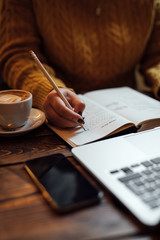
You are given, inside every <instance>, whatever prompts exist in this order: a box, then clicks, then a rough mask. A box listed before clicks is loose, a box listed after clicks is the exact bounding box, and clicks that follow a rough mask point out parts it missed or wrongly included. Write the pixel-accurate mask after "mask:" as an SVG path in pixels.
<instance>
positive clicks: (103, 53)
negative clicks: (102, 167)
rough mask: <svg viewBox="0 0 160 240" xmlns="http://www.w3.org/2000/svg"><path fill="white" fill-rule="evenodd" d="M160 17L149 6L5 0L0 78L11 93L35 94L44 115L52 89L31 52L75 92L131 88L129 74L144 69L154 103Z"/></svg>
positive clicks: (132, 1)
mask: <svg viewBox="0 0 160 240" xmlns="http://www.w3.org/2000/svg"><path fill="white" fill-rule="evenodd" d="M155 8H157V9H156V11H155ZM159 15H160V14H159V6H158V4H155V5H154V1H152V0H113V1H111V0H87V1H86V0H80V1H77V0H47V1H46V0H40V1H39V0H32V1H31V0H21V1H19V0H12V1H11V0H3V1H2V6H1V13H0V36H1V37H0V71H1V75H2V77H3V79H4V80H5V81H6V82H7V84H8V85H9V86H10V87H11V88H23V89H26V90H29V91H30V92H32V94H33V106H35V107H38V108H40V109H42V104H43V101H44V99H45V96H46V95H47V94H48V93H49V92H50V91H51V90H52V86H51V85H50V83H49V82H48V80H47V79H46V78H45V76H44V75H43V73H42V72H41V71H40V70H39V69H38V67H37V66H36V64H35V63H34V60H33V59H32V58H31V56H30V54H29V50H31V49H32V50H33V51H34V52H35V53H36V54H37V56H38V58H39V59H40V61H41V62H42V63H43V64H44V66H45V68H46V69H47V71H49V73H50V74H51V76H52V77H53V78H54V80H55V81H56V83H57V85H58V86H59V87H68V88H73V89H74V90H75V91H76V92H77V93H80V92H84V91H89V90H93V89H99V88H108V87H117V86H124V85H128V86H131V87H134V86H135V82H134V69H135V67H136V65H137V64H138V63H141V66H142V72H143V73H144V74H145V77H146V79H147V81H148V84H150V85H151V87H152V89H153V91H154V93H155V95H156V96H157V93H158V91H159V87H160V67H159V65H157V64H159V60H160V54H159V53H160V42H159V39H160V30H159V29H160V27H159V22H160V21H159ZM154 19H155V20H156V21H155V23H154ZM151 33H152V35H151ZM150 35H151V38H149V37H150ZM144 53H145V54H144ZM157 66H158V67H157ZM157 97H158V96H157Z"/></svg>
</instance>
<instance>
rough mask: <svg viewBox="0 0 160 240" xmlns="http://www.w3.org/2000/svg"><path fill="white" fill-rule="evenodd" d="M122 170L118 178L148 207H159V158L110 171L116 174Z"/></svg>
mask: <svg viewBox="0 0 160 240" xmlns="http://www.w3.org/2000/svg"><path fill="white" fill-rule="evenodd" d="M120 171H123V172H124V176H123V177H118V180H119V181H120V182H121V183H123V184H124V185H125V186H126V187H127V188H128V189H130V190H131V191H132V192H133V193H134V194H136V195H137V196H138V197H139V198H140V199H141V200H142V201H143V202H144V203H146V204H147V205H148V206H149V207H150V208H152V209H153V208H157V207H160V158H155V159H152V160H149V161H144V162H141V163H140V164H134V165H131V166H129V167H128V166H127V167H124V168H122V169H120V170H114V171H111V172H110V173H111V174H116V173H118V172H120Z"/></svg>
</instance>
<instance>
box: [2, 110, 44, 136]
mask: <svg viewBox="0 0 160 240" xmlns="http://www.w3.org/2000/svg"><path fill="white" fill-rule="evenodd" d="M44 122H45V114H44V112H42V111H41V110H39V109H36V108H32V109H31V113H30V116H29V118H28V120H27V122H26V123H25V125H24V126H23V127H20V128H17V129H16V130H14V131H7V130H5V129H3V128H1V127H0V136H6V137H12V136H17V135H21V134H24V133H27V132H29V131H31V130H33V129H35V128H37V127H39V126H41V125H42V124H43V123H44Z"/></svg>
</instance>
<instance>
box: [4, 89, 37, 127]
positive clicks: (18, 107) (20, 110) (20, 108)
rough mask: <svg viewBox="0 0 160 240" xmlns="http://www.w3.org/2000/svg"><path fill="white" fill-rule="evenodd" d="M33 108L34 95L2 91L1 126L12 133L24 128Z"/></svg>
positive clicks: (22, 91)
mask: <svg viewBox="0 0 160 240" xmlns="http://www.w3.org/2000/svg"><path fill="white" fill-rule="evenodd" d="M31 108H32V94H31V93H30V92H28V91H25V90H17V89H10V90H4V91H0V126H1V127H2V128H4V129H6V130H9V131H12V130H15V129H16V128H19V127H22V126H23V125H24V124H25V123H26V121H27V119H28V117H29V115H30V111H31Z"/></svg>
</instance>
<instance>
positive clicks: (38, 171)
mask: <svg viewBox="0 0 160 240" xmlns="http://www.w3.org/2000/svg"><path fill="white" fill-rule="evenodd" d="M25 168H26V170H27V172H28V173H29V175H30V176H31V177H32V179H33V180H34V181H35V183H36V184H37V186H38V187H39V188H40V190H41V191H42V193H43V195H44V197H45V198H46V199H47V200H48V201H49V203H50V204H51V205H52V207H54V209H55V210H57V211H58V212H62V213H63V212H68V211H72V210H76V209H78V208H81V207H84V206H88V205H91V204H96V203H99V202H100V200H101V199H102V197H103V193H102V192H101V191H100V190H99V189H97V188H96V187H95V186H94V185H93V184H91V182H90V181H89V180H88V179H87V178H86V177H84V176H83V175H82V174H81V173H80V171H79V170H77V169H76V167H75V166H74V165H73V164H72V163H71V162H70V161H69V160H68V159H67V158H66V157H65V156H64V155H62V154H54V155H51V156H47V157H41V158H36V159H34V160H29V161H27V162H26V163H25Z"/></svg>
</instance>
